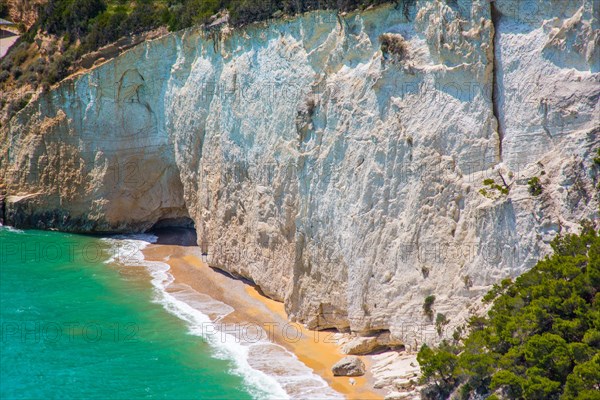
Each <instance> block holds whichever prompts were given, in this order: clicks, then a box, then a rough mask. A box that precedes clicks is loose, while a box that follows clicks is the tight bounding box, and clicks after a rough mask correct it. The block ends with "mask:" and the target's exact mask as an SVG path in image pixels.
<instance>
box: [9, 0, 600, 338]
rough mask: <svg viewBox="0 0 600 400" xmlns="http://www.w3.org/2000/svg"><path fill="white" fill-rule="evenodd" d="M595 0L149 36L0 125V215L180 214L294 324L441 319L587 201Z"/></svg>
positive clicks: (579, 214)
mask: <svg viewBox="0 0 600 400" xmlns="http://www.w3.org/2000/svg"><path fill="white" fill-rule="evenodd" d="M525 3H527V4H529V5H530V6H531V7H533V8H534V9H535V10H534V11H532V8H531V7H530V8H527V9H521V8H520V7H522V5H523V4H525ZM597 7H598V5H597V2H594V1H592V0H581V1H574V2H563V1H558V0H554V1H541V0H540V1H531V2H520V1H516V0H514V1H513V0H497V1H494V2H489V1H487V0H472V1H469V0H465V1H459V2H451V1H448V2H446V1H438V0H418V1H415V2H406V3H404V2H400V3H399V4H397V5H396V4H390V5H385V6H381V7H377V8H373V9H369V10H366V11H364V12H361V13H350V14H347V15H344V16H342V15H337V14H336V13H335V12H331V11H319V12H312V13H307V14H304V15H301V16H298V17H295V18H289V19H283V20H273V21H268V22H264V23H257V24H253V25H249V26H247V27H244V28H240V29H235V30H232V29H229V28H228V27H227V26H223V27H222V28H221V29H220V31H218V32H211V33H210V34H206V33H205V32H203V31H202V30H201V29H199V28H198V29H189V30H185V31H182V32H177V33H173V34H169V35H166V36H164V37H161V38H159V39H156V40H151V41H147V42H145V43H143V44H140V45H138V46H136V47H134V48H132V49H130V50H128V51H126V52H124V53H123V54H121V55H120V56H118V57H116V58H115V59H112V60H110V61H107V62H105V63H103V64H101V65H99V66H96V67H94V68H93V69H92V70H90V71H89V72H86V73H82V74H79V75H76V76H72V77H70V78H68V79H66V80H65V81H63V82H61V83H60V84H58V85H57V86H56V87H54V88H52V90H50V91H48V92H45V93H41V94H39V95H38V96H37V97H36V98H35V99H33V100H32V101H31V102H30V103H29V104H28V105H27V106H26V107H25V108H24V109H22V110H21V111H20V112H19V113H18V114H16V116H15V117H14V118H13V119H12V120H11V121H10V123H9V125H8V126H3V127H1V128H0V180H1V182H0V187H2V188H3V191H4V193H3V194H4V195H5V219H6V221H5V222H6V223H9V224H13V225H16V226H21V227H35V228H43V229H48V228H55V229H61V230H67V231H76V232H103V231H110V232H138V231H145V230H147V229H149V228H151V227H152V226H154V225H155V224H164V223H165V222H164V221H182V220H187V218H190V219H191V220H193V222H194V224H195V227H196V230H197V233H198V242H199V243H198V244H199V245H200V246H201V247H202V251H203V253H204V254H206V256H207V260H208V262H209V263H210V264H211V265H213V266H215V267H218V268H221V269H223V270H226V271H228V272H229V273H231V274H234V275H238V276H243V277H246V278H248V279H251V280H252V281H253V282H255V283H256V284H257V285H258V286H259V287H260V288H261V290H262V291H263V293H265V294H266V295H268V296H270V297H272V298H274V299H277V300H280V301H283V302H284V303H285V307H286V311H287V312H288V314H289V315H290V316H291V318H293V319H295V320H298V321H302V322H304V323H306V324H307V325H308V326H309V327H310V328H315V329H325V328H337V329H339V330H344V331H348V330H350V331H353V332H356V333H358V334H361V335H368V334H371V333H373V332H380V331H383V330H386V331H390V332H391V334H393V335H394V337H398V338H400V339H401V340H402V342H403V343H405V345H406V346H407V347H408V348H411V347H412V346H413V345H416V344H417V343H422V342H429V341H438V340H440V339H441V338H444V337H451V335H452V332H453V330H454V329H455V328H456V327H457V326H460V325H462V324H463V323H464V321H465V319H466V318H467V317H468V316H469V313H470V312H471V311H472V310H470V307H471V306H472V305H473V304H475V300H476V299H478V298H480V297H481V296H482V294H483V293H485V292H486V291H487V290H488V289H489V287H490V286H491V285H492V284H494V283H496V282H497V281H499V280H500V279H503V278H506V277H515V276H517V275H519V274H520V273H522V272H524V271H526V270H528V269H529V268H531V267H532V266H533V265H534V263H535V262H536V261H537V260H538V259H539V258H540V257H542V256H544V255H545V254H548V252H549V251H550V246H549V243H550V241H551V240H552V238H553V237H554V236H556V235H557V234H558V233H565V232H572V231H576V230H577V229H578V222H579V221H580V220H581V219H584V218H589V219H597V218H598V194H597V190H596V185H597V184H598V169H597V168H596V167H595V166H594V164H593V161H592V158H593V156H592V155H593V154H594V152H595V151H596V149H597V148H598V147H600V128H599V126H600V120H599V118H600V117H599V116H600V106H599V101H598V99H599V96H600V74H599V70H600V61H599V60H600V53H599V52H600V46H598V45H597V43H598V38H599V35H600V33H599V32H600V31H599V28H600V27H599V25H598V24H599V21H598V19H597V18H594V15H597V13H598V9H597ZM534 177H536V178H538V180H539V184H540V187H541V191H531V190H530V186H531V185H529V184H528V182H530V181H531V179H532V178H534ZM429 295H435V296H436V302H435V306H434V310H432V313H434V314H433V315H437V314H441V315H442V316H443V317H444V318H443V319H442V320H443V321H445V324H443V326H440V327H438V328H439V329H436V327H435V326H434V325H433V323H432V322H431V321H430V320H429V318H428V317H427V316H426V315H424V314H423V308H422V305H423V301H424V299H425V298H426V297H427V296H429ZM448 321H449V322H448Z"/></svg>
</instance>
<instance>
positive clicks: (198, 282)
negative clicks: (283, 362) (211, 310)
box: [143, 234, 384, 399]
mask: <svg viewBox="0 0 600 400" xmlns="http://www.w3.org/2000/svg"><path fill="white" fill-rule="evenodd" d="M190 239H191V238H187V239H186V238H183V239H182V238H181V237H179V238H178V239H177V240H174V238H173V237H169V235H168V234H167V235H160V234H159V241H158V243H156V244H153V245H150V246H148V247H147V248H145V249H144V250H143V253H144V258H145V259H146V260H150V261H162V262H165V263H167V264H169V266H170V267H171V270H170V273H171V274H172V275H173V276H174V277H175V283H179V284H185V285H188V286H190V287H192V288H193V289H194V290H196V291H197V292H199V293H202V294H205V295H208V296H210V297H212V298H213V299H215V300H218V301H221V302H223V303H225V304H228V305H229V306H231V307H233V308H234V309H235V311H234V312H232V313H230V314H229V315H227V316H226V317H225V318H224V319H222V320H220V321H219V322H220V323H223V324H238V325H239V326H247V325H248V324H255V325H258V326H260V327H262V328H263V329H265V331H267V332H268V335H269V339H270V340H272V341H273V342H274V343H277V344H279V345H281V346H283V347H284V348H285V349H287V350H288V351H290V352H292V353H293V354H295V355H296V357H297V358H298V359H299V360H300V361H302V362H303V363H304V364H305V365H306V366H308V367H309V368H311V369H312V370H313V371H314V372H315V373H316V374H318V375H320V376H321V377H322V378H324V379H325V381H326V382H327V383H328V384H329V385H330V386H331V387H332V388H333V389H334V390H336V391H337V392H339V393H342V394H343V395H344V396H346V398H348V399H382V398H383V397H384V394H383V392H382V391H378V390H376V389H373V388H372V387H373V377H372V376H371V374H370V372H369V369H370V368H369V367H370V360H369V359H368V357H363V361H364V362H365V364H366V365H367V373H366V374H365V375H364V376H361V377H354V378H352V379H351V378H349V377H334V376H333V374H332V372H331V367H332V366H333V365H334V364H335V363H336V362H337V361H339V360H340V359H341V358H343V357H344V354H342V353H341V352H340V350H339V347H338V345H337V344H336V339H335V337H334V336H335V334H334V333H332V332H317V331H310V330H307V329H306V328H305V327H304V326H302V325H300V324H297V323H291V322H289V321H288V319H287V316H286V313H285V311H284V306H283V304H282V303H280V302H277V301H274V300H271V299H269V298H267V297H264V296H263V295H261V294H260V293H259V291H258V290H257V288H256V287H254V286H252V285H251V284H250V283H249V282H244V281H243V280H240V279H235V278H233V277H231V276H229V275H227V274H226V273H224V272H222V271H220V270H217V269H213V268H211V267H209V266H208V265H207V264H206V263H205V262H204V261H203V260H202V255H201V252H200V249H199V248H198V247H197V246H195V245H194V243H193V241H192V240H190ZM176 241H179V242H180V243H181V244H178V245H175V244H172V243H174V242H176Z"/></svg>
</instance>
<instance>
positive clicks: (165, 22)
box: [0, 0, 412, 120]
mask: <svg viewBox="0 0 600 400" xmlns="http://www.w3.org/2000/svg"><path fill="white" fill-rule="evenodd" d="M386 2H390V0H49V1H48V2H47V3H46V4H45V5H44V6H42V7H41V8H40V9H39V10H38V15H39V18H38V20H37V22H36V23H35V24H34V25H33V26H32V27H31V28H30V29H29V30H28V31H26V32H24V34H23V36H22V37H21V39H20V40H19V42H17V43H16V44H15V45H14V46H13V47H12V48H11V50H10V51H9V53H8V54H7V55H6V56H5V57H4V59H3V60H2V62H0V92H3V93H4V94H8V93H12V94H11V95H10V96H9V95H6V96H3V97H2V98H0V109H3V110H4V113H5V114H4V115H5V116H6V117H7V118H8V119H10V118H11V116H12V115H13V114H14V113H15V112H17V111H18V110H19V109H21V108H22V105H23V99H25V98H26V96H27V94H26V92H27V91H33V90H36V89H37V88H38V87H40V86H41V87H42V88H43V89H47V88H49V87H50V85H52V84H54V83H56V82H59V81H61V80H62V79H64V78H65V77H66V76H68V75H70V74H71V73H73V72H75V71H76V70H77V69H78V68H80V66H79V65H78V63H77V61H78V60H81V59H82V56H83V55H85V54H88V53H90V52H93V51H95V50H98V49H99V48H101V47H102V46H105V45H107V44H110V43H113V42H115V41H117V40H118V39H119V38H123V37H130V36H131V35H133V34H138V33H142V32H147V31H151V30H153V29H155V28H158V27H168V29H169V30H179V29H183V28H187V27H190V26H192V25H198V24H209V23H211V22H213V21H214V19H215V16H216V15H217V14H219V13H220V15H225V14H228V15H229V23H230V24H232V25H234V26H240V25H244V24H248V23H251V22H255V21H261V20H266V19H269V18H272V17H281V16H284V15H294V14H297V13H301V12H305V11H310V10H316V9H337V10H341V11H347V10H352V9H360V8H366V7H369V6H372V5H378V4H382V3H386ZM404 3H405V6H406V4H411V3H412V0H406V1H405V2H404ZM224 11H226V13H224ZM7 12H8V8H7V2H6V0H0V13H7ZM29 97H30V96H29ZM25 104H26V102H25ZM1 119H3V118H2V117H0V120H1Z"/></svg>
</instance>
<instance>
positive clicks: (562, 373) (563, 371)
mask: <svg viewBox="0 0 600 400" xmlns="http://www.w3.org/2000/svg"><path fill="white" fill-rule="evenodd" d="M552 248H553V250H554V254H553V255H552V256H551V257H547V258H546V259H544V260H542V261H540V262H538V263H537V265H536V266H535V267H534V268H533V269H532V270H530V271H529V272H526V273H525V274H523V275H521V276H519V277H518V278H517V279H516V280H515V281H514V282H512V281H511V280H510V279H507V280H505V281H503V282H502V283H501V284H500V285H495V286H494V288H493V289H492V290H491V291H490V292H489V293H488V294H487V295H486V296H485V297H484V301H485V302H492V301H493V305H492V306H491V309H490V311H489V312H488V315H487V317H485V318H478V317H474V318H472V319H471V321H470V322H469V327H470V329H471V331H470V334H469V335H468V336H467V337H466V338H463V339H460V337H457V336H455V340H454V342H453V343H449V342H443V343H442V345H441V346H440V347H439V348H438V349H432V348H429V347H428V346H426V345H424V346H423V347H422V348H421V350H420V351H419V354H418V361H419V363H420V364H421V368H422V372H423V378H422V379H423V382H424V383H426V384H427V386H426V389H424V391H423V394H424V396H423V397H424V398H430V399H432V398H435V399H443V398H448V397H450V396H451V395H452V396H453V397H456V398H462V399H469V398H482V397H488V396H489V397H488V398H489V399H498V398H506V399H600V310H599V309H598V303H600V293H599V289H600V236H598V233H597V232H596V231H595V230H594V228H593V226H592V225H591V223H584V224H583V229H582V232H581V234H580V235H566V236H560V237H557V238H556V239H555V240H554V241H553V242H552Z"/></svg>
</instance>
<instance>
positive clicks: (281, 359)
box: [105, 235, 383, 399]
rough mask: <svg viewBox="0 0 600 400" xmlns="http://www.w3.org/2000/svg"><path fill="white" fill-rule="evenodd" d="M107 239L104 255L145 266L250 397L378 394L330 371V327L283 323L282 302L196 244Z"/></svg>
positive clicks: (169, 303) (333, 350) (362, 380)
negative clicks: (216, 266)
mask: <svg viewBox="0 0 600 400" xmlns="http://www.w3.org/2000/svg"><path fill="white" fill-rule="evenodd" d="M105 240H107V241H108V242H109V243H110V244H111V247H113V249H115V250H113V256H112V257H111V259H110V260H109V262H117V263H119V264H121V265H127V266H131V267H144V268H145V269H146V270H147V271H148V272H149V273H150V275H151V277H152V284H153V286H154V287H155V289H156V296H155V301H156V302H158V303H160V304H162V305H163V307H164V308H165V309H166V310H167V311H168V312H170V313H172V314H174V315H176V316H177V317H179V318H180V319H182V320H184V321H186V322H187V323H188V326H189V329H190V333H191V334H193V335H197V336H201V337H203V338H204V339H205V340H206V341H207V342H208V343H209V344H211V345H212V347H213V349H214V351H215V356H216V357H218V358H224V359H228V360H230V361H232V362H233V364H234V365H235V368H234V369H233V371H231V372H232V373H234V374H237V375H240V376H242V377H243V379H244V381H245V383H246V386H247V387H248V390H249V391H250V392H251V394H253V395H254V396H255V397H257V398H273V399H284V398H302V399H305V398H311V399H335V398H344V397H346V398H360V399H376V398H382V397H383V395H382V393H376V392H374V391H371V390H368V389H367V388H366V387H368V386H370V385H368V383H371V382H368V378H367V377H359V378H354V379H353V380H352V381H351V380H350V379H349V378H347V377H336V378H334V377H333V375H332V374H331V370H330V368H331V366H332V365H333V364H334V363H335V362H336V361H337V360H339V359H340V358H342V357H343V355H342V354H341V353H340V352H339V350H338V347H337V345H336V344H335V343H334V341H333V340H332V339H333V337H332V336H333V335H332V334H329V333H323V332H320V333H318V332H310V331H307V330H306V329H305V328H304V327H302V326H301V325H299V324H295V323H290V322H288V321H287V317H286V315H285V313H284V312H283V305H282V304H280V303H277V302H274V301H272V300H269V299H266V298H264V297H262V296H261V295H260V294H259V293H258V292H257V291H256V289H254V288H253V287H252V286H250V285H247V284H245V283H243V282H242V281H240V280H236V279H233V278H231V277H228V276H226V275H225V274H223V273H221V272H218V271H215V270H213V269H211V268H210V267H208V266H207V265H206V264H204V263H203V262H202V257H201V254H200V250H199V248H198V247H195V246H189V247H186V246H178V245H168V244H153V243H156V242H157V240H158V238H157V237H156V236H152V235H136V236H129V235H128V236H119V237H115V238H113V239H105ZM134 248H136V249H137V250H138V251H133V249H134ZM120 250H122V251H120ZM271 303H273V304H271ZM351 382H354V384H352V383H351Z"/></svg>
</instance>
